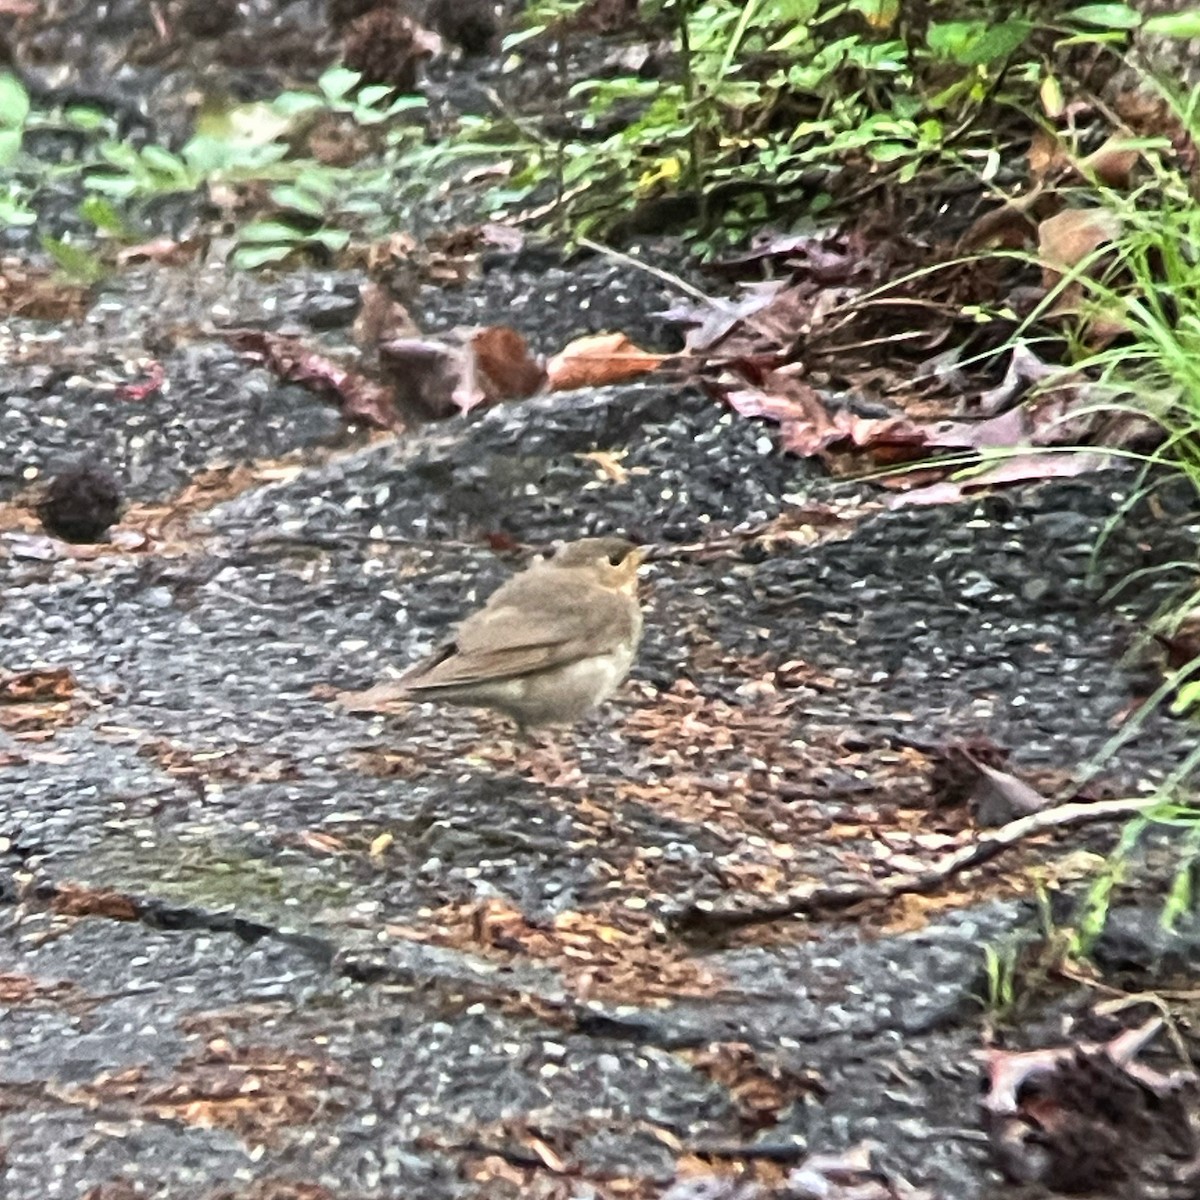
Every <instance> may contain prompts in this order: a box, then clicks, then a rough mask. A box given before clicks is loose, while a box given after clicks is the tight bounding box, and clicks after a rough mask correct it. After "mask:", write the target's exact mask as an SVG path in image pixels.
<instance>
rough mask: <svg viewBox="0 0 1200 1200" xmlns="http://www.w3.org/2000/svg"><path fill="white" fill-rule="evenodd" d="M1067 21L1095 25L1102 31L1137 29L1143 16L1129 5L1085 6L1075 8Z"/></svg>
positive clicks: (1067, 17)
mask: <svg viewBox="0 0 1200 1200" xmlns="http://www.w3.org/2000/svg"><path fill="white" fill-rule="evenodd" d="M1066 19H1067V20H1068V21H1071V22H1073V23H1075V24H1078V25H1095V26H1097V27H1098V28H1100V29H1136V28H1137V27H1138V26H1139V25H1140V24H1141V23H1142V15H1141V13H1139V12H1137V10H1136V9H1132V8H1130V7H1129V5H1128V4H1085V5H1083V7H1082V8H1073V9H1072V10H1071V11H1070V12H1069V13H1067V14H1066Z"/></svg>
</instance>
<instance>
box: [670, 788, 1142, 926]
mask: <svg viewBox="0 0 1200 1200" xmlns="http://www.w3.org/2000/svg"><path fill="white" fill-rule="evenodd" d="M1161 803H1162V800H1161V798H1159V797H1157V796H1139V797H1137V798H1133V799H1123V800H1099V801H1096V802H1095V803H1092V804H1087V803H1079V802H1075V803H1070V804H1059V805H1057V806H1056V807H1054V808H1047V809H1044V810H1043V811H1042V812H1037V813H1032V814H1031V815H1030V816H1027V817H1021V818H1019V819H1018V820H1016V821H1010V822H1009V823H1008V824H1007V825H1002V826H1001V827H1000V828H999V829H995V830H992V831H991V832H990V833H986V834H984V835H983V836H982V837H980V838H977V839H976V840H975V841H974V842H972V843H971V844H970V845H968V846H963V847H961V848H960V849H958V850H954V851H951V853H949V854H947V855H944V856H943V857H942V859H941V860H940V861H939V862H936V863H934V865H933V866H932V867H930V868H929V869H928V870H927V871H920V872H913V873H906V874H903V875H894V876H892V878H891V879H885V880H882V881H880V882H878V883H852V884H842V885H837V886H832V887H815V888H811V889H809V890H808V891H806V892H804V893H803V894H802V895H798V896H791V897H789V898H788V899H786V900H780V901H777V902H776V903H774V904H762V905H757V906H756V907H754V908H741V909H716V908H711V907H705V906H702V905H700V904H692V905H689V906H688V907H686V908H684V909H682V910H680V911H679V912H677V913H676V914H674V915H673V917H672V918H671V926H672V928H673V929H675V930H676V931H677V932H699V933H718V932H722V931H724V930H731V929H739V928H741V927H742V926H745V925H760V924H764V923H765V922H768V921H780V920H783V919H784V918H786V917H800V916H817V915H820V914H826V913H834V912H844V911H845V910H846V909H848V908H854V907H855V906H856V905H859V904H864V903H867V902H878V901H884V902H887V901H891V900H895V899H896V898H897V897H899V896H906V895H923V894H926V893H928V892H932V891H935V890H936V889H937V888H939V887H941V886H942V884H944V883H945V882H946V881H947V880H948V879H950V878H951V877H952V876H954V875H958V874H960V873H961V872H963V871H966V870H969V869H970V868H971V867H977V866H980V865H981V864H982V863H985V862H988V861H989V860H991V859H993V858H995V857H996V856H997V855H998V854H1000V853H1002V852H1003V851H1005V850H1007V849H1009V847H1011V846H1015V845H1016V844H1017V843H1018V842H1022V841H1024V840H1025V839H1026V838H1030V837H1036V836H1037V835H1038V834H1040V833H1047V832H1049V831H1050V830H1055V829H1066V828H1068V827H1070V826H1073V825H1091V824H1094V823H1096V822H1098V821H1113V820H1120V819H1121V818H1123V817H1131V816H1135V815H1136V814H1137V813H1141V812H1145V811H1146V810H1147V809H1151V808H1155V807H1157V806H1158V805H1160V804H1161Z"/></svg>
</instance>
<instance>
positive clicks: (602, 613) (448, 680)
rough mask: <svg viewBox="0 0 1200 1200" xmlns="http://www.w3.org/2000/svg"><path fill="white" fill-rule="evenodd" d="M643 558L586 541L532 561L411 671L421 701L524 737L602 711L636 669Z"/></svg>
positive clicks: (618, 546)
mask: <svg viewBox="0 0 1200 1200" xmlns="http://www.w3.org/2000/svg"><path fill="white" fill-rule="evenodd" d="M643 558H644V552H643V551H642V549H641V548H640V547H638V546H635V545H634V544H633V543H632V542H628V541H626V540H625V539H623V538H617V537H592V538H582V539H581V540H579V541H575V542H568V543H566V544H564V545H562V546H560V547H559V548H558V549H557V550H556V551H555V552H554V554H553V555H552V556H551V557H549V558H539V559H536V560H535V561H534V562H533V563H532V565H530V566H529V567H527V568H526V569H525V570H524V571H521V572H520V573H519V574H517V575H514V576H513V577H512V578H511V579H510V580H508V582H507V583H504V584H502V585H501V586H500V587H499V588H498V589H497V590H496V591H495V592H493V593H492V595H491V596H490V597H489V598H488V600H487V602H486V603H485V604H484V606H483V607H482V608H481V609H479V610H478V611H477V612H474V613H472V614H471V615H470V616H468V617H466V618H465V619H464V620H463V621H462V622H461V623H460V624H459V625H458V627H457V628H456V629H455V631H454V633H453V635H452V636H451V637H450V639H449V640H448V641H446V642H445V643H444V644H443V645H441V646H440V647H439V648H438V649H437V650H435V651H434V652H433V653H432V654H431V655H430V656H429V657H428V658H426V659H424V660H423V661H421V662H419V663H417V664H416V665H415V666H413V667H412V668H410V669H409V670H408V671H407V672H405V673H404V674H403V675H402V676H401V677H400V680H399V684H400V687H401V690H402V691H403V692H404V693H405V694H407V696H409V697H411V698H412V699H415V700H433V701H444V702H445V703H448V704H460V705H470V706H474V707H479V708H488V709H493V710H495V711H497V712H499V713H502V714H503V715H504V716H507V717H509V718H510V719H511V720H513V721H515V722H516V724H517V727H518V729H519V730H520V732H521V734H522V736H523V737H526V738H528V737H529V731H530V730H531V729H534V728H540V727H542V726H547V725H571V724H574V723H575V722H576V721H578V720H579V718H580V717H582V716H583V715H584V714H585V713H587V712H589V711H591V710H592V709H593V708H595V707H597V706H598V705H600V704H602V703H603V702H604V701H605V700H607V699H608V698H609V697H610V696H611V695H612V694H613V693H614V692H615V691H616V690H617V688H618V687H619V686H620V685H621V683H622V682H623V681H624V679H625V677H626V676H627V675H628V674H629V670H630V668H631V667H632V665H633V660H634V657H635V655H636V653H637V647H638V642H639V641H640V640H641V635H642V610H641V606H640V605H639V603H638V598H637V585H638V568H639V566H640V565H641V563H642V561H643Z"/></svg>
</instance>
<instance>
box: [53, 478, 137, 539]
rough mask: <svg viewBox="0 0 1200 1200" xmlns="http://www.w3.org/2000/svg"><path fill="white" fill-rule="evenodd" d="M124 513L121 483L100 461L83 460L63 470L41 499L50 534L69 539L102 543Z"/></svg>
mask: <svg viewBox="0 0 1200 1200" xmlns="http://www.w3.org/2000/svg"><path fill="white" fill-rule="evenodd" d="M120 512H121V486H120V484H119V483H118V482H117V479H116V476H114V475H113V473H112V472H111V471H110V470H109V469H108V468H107V467H104V466H101V465H99V464H98V463H87V462H81V463H76V464H75V465H74V466H72V467H67V468H66V469H65V470H63V471H60V472H59V474H57V475H56V476H55V477H54V478H53V479H51V480H50V483H49V484H48V485H47V487H46V491H45V493H44V494H43V496H42V498H41V500H40V501H39V502H38V506H37V515H38V517H39V518H40V519H41V522H42V524H43V525H44V526H45V528H46V532H47V533H52V534H53V535H54V536H55V537H59V538H62V539H63V541H66V542H98V541H100V540H101V539H102V538H103V537H104V535H105V534H106V533H107V532H108V527H109V526H110V525H112V524H113V522H114V521H116V519H117V517H118V516H119V515H120Z"/></svg>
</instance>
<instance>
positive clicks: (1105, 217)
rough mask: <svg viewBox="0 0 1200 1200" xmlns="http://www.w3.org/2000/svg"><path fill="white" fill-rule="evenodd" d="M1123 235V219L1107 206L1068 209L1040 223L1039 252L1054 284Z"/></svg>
mask: <svg viewBox="0 0 1200 1200" xmlns="http://www.w3.org/2000/svg"><path fill="white" fill-rule="evenodd" d="M1120 234H1121V219H1120V218H1119V217H1118V216H1117V215H1116V214H1115V213H1113V212H1110V211H1109V210H1108V209H1106V208H1067V209H1064V210H1063V211H1062V212H1060V213H1056V214H1055V215H1054V216H1052V217H1047V218H1046V219H1045V220H1044V221H1042V223H1041V224H1040V225H1039V226H1038V254H1039V256H1040V258H1041V260H1042V265H1043V267H1044V268H1045V271H1046V272H1047V274H1048V276H1049V278H1048V279H1047V282H1046V286H1047V287H1051V286H1053V284H1054V283H1055V282H1057V280H1058V279H1059V277H1060V275H1061V274H1063V273H1065V272H1066V271H1069V270H1070V269H1071V268H1072V267H1076V266H1078V265H1079V264H1080V263H1081V262H1083V261H1084V259H1086V258H1087V257H1088V256H1089V255H1090V254H1093V253H1094V252H1095V251H1096V250H1098V249H1099V248H1100V247H1101V246H1103V245H1105V244H1106V243H1108V242H1111V241H1113V240H1114V239H1116V238H1118V237H1119V236H1120Z"/></svg>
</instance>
